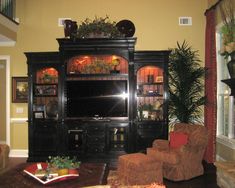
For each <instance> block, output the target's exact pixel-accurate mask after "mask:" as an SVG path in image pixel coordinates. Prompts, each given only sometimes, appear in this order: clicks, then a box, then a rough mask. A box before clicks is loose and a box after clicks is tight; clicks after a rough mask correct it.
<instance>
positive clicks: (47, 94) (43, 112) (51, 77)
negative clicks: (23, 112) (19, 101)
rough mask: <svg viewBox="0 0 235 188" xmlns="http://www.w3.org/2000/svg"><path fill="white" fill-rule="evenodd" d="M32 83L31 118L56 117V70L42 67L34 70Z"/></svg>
mask: <svg viewBox="0 0 235 188" xmlns="http://www.w3.org/2000/svg"><path fill="white" fill-rule="evenodd" d="M35 76H36V78H35V83H34V84H33V118H34V119H57V118H58V71H57V70H56V69H55V68H53V67H49V68H42V69H39V70H37V71H36V75H35Z"/></svg>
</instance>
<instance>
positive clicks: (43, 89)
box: [25, 37, 170, 162]
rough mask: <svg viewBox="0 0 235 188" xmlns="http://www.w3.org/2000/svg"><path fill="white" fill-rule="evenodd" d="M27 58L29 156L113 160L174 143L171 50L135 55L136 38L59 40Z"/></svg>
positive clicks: (27, 53) (38, 159)
mask: <svg viewBox="0 0 235 188" xmlns="http://www.w3.org/2000/svg"><path fill="white" fill-rule="evenodd" d="M57 41H58V43H59V51H58V52H26V53H25V55H26V57H27V64H28V78H29V101H28V116H29V117H28V118H29V122H28V124H29V126H28V131H29V157H28V161H43V160H46V159H47V158H48V156H52V155H70V156H77V157H78V158H79V159H80V160H91V161H102V162H107V161H109V162H110V161H112V160H115V159H117V156H119V155H121V154H125V153H131V152H138V151H144V150H145V149H146V148H147V147H150V146H151V144H152V141H153V140H154V139H156V138H162V139H167V138H168V87H167V85H168V79H167V70H168V57H169V53H170V52H169V51H135V44H136V38H131V37H130V38H128V37H126V38H117V39H109V38H95V39H76V40H72V39H67V38H61V39H57Z"/></svg>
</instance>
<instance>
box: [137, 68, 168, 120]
mask: <svg viewBox="0 0 235 188" xmlns="http://www.w3.org/2000/svg"><path fill="white" fill-rule="evenodd" d="M163 83H164V80H163V69H162V68H159V67H157V66H144V67H142V68H140V69H139V70H138V71H137V116H138V121H162V120H163V104H164V86H163Z"/></svg>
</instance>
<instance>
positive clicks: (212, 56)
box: [204, 8, 217, 163]
mask: <svg viewBox="0 0 235 188" xmlns="http://www.w3.org/2000/svg"><path fill="white" fill-rule="evenodd" d="M205 16H206V39H205V68H206V69H207V73H206V79H205V95H206V97H207V103H206V105H205V109H204V118H205V126H206V127H207V129H208V130H209V141H208V146H207V149H206V152H205V156H204V159H205V161H207V162H208V163H213V162H214V161H215V156H216V122H217V103H216V100H217V99H216V95H217V88H216V82H217V73H216V36H215V9H214V8H213V9H210V10H208V11H207V12H206V13H205Z"/></svg>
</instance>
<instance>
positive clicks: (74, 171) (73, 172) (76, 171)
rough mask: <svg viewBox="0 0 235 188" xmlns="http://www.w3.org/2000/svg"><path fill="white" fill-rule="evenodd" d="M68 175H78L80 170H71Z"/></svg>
mask: <svg viewBox="0 0 235 188" xmlns="http://www.w3.org/2000/svg"><path fill="white" fill-rule="evenodd" d="M68 173H69V174H78V170H77V169H76V168H70V169H69V172H68Z"/></svg>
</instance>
